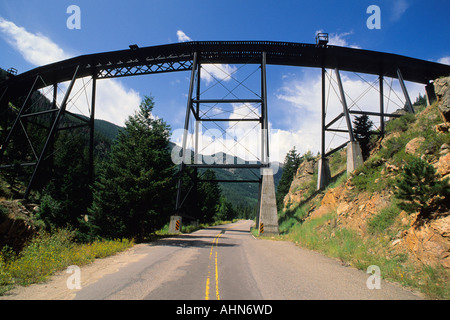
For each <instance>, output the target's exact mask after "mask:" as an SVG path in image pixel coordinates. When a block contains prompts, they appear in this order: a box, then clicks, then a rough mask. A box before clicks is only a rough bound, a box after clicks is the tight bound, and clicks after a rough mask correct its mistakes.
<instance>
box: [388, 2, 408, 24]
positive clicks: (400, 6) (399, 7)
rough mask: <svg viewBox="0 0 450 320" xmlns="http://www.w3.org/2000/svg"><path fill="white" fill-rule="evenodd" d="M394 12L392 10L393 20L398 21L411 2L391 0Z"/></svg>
mask: <svg viewBox="0 0 450 320" xmlns="http://www.w3.org/2000/svg"><path fill="white" fill-rule="evenodd" d="M391 5H392V12H391V20H392V21H398V20H400V18H401V17H402V16H403V14H404V13H405V12H406V10H408V8H409V5H410V4H409V3H408V1H407V0H393V1H392V2H391Z"/></svg>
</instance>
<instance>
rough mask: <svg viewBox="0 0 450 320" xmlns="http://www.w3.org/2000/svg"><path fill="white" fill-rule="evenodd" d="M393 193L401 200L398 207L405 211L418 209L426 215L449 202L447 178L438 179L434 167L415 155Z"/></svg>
mask: <svg viewBox="0 0 450 320" xmlns="http://www.w3.org/2000/svg"><path fill="white" fill-rule="evenodd" d="M397 186H398V191H396V193H395V195H396V197H397V198H398V199H400V200H403V201H402V202H401V203H399V207H400V208H401V209H403V210H405V211H407V212H415V211H417V210H418V211H420V212H421V213H423V214H425V215H428V214H430V213H431V212H432V211H435V210H437V209H439V208H440V206H441V205H442V204H446V203H448V202H449V195H450V186H449V179H448V178H446V179H444V180H439V179H438V177H437V176H436V170H435V169H434V167H433V166H432V165H431V164H429V163H428V162H426V161H425V160H422V159H420V158H417V157H412V158H411V161H410V162H409V163H407V164H406V165H405V166H404V168H403V171H402V172H401V173H400V177H399V179H398V180H397Z"/></svg>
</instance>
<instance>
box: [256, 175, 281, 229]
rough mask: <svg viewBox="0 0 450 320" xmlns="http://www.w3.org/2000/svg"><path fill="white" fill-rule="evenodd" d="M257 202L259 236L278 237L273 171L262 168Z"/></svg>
mask: <svg viewBox="0 0 450 320" xmlns="http://www.w3.org/2000/svg"><path fill="white" fill-rule="evenodd" d="M261 171H262V184H261V193H260V201H259V206H260V207H259V226H258V228H259V235H264V236H271V235H279V230H278V214H277V201H276V198H275V183H274V181H273V169H272V168H263V169H261Z"/></svg>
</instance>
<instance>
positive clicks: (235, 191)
mask: <svg viewBox="0 0 450 320" xmlns="http://www.w3.org/2000/svg"><path fill="white" fill-rule="evenodd" d="M121 129H123V128H122V127H120V126H117V125H115V124H113V123H111V122H108V121H105V120H95V130H96V131H97V132H98V133H100V134H102V135H104V136H105V137H108V138H109V139H111V141H114V140H115V139H116V137H117V135H118V134H119V131H120V130H121ZM173 148H177V149H178V150H179V149H181V148H180V147H179V146H177V145H176V144H175V143H173V142H170V149H171V150H173ZM221 156H222V158H223V159H224V163H225V159H227V154H226V153H221V154H218V158H219V159H220V157H221ZM233 162H234V163H244V160H242V159H240V158H238V157H235V158H234V161H233ZM276 165H279V169H278V171H277V172H276V174H275V175H274V182H275V187H277V186H278V182H279V181H280V179H281V175H282V173H283V168H282V165H281V164H279V163H275V166H276ZM204 170H206V169H201V170H200V172H202V171H204ZM213 171H214V172H215V174H216V178H217V179H218V180H258V179H259V177H260V175H259V169H213ZM219 185H220V188H221V189H222V194H223V196H225V197H226V198H227V199H228V201H230V202H231V203H233V205H237V204H243V205H246V206H251V207H253V206H256V205H257V203H258V184H257V183H249V182H242V183H238V182H220V183H219Z"/></svg>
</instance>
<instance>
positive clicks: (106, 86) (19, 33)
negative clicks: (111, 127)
mask: <svg viewBox="0 0 450 320" xmlns="http://www.w3.org/2000/svg"><path fill="white" fill-rule="evenodd" d="M0 33H2V34H3V36H4V38H5V40H6V41H7V42H8V43H9V44H10V45H11V46H12V47H13V48H14V49H16V50H17V51H18V52H19V53H20V54H21V55H22V57H23V58H24V59H25V60H26V61H28V62H29V63H31V64H33V65H35V66H42V65H46V64H49V63H52V62H57V61H61V60H64V59H68V58H70V57H71V56H70V54H68V53H67V52H65V51H64V50H63V49H62V48H60V47H59V46H58V45H57V44H56V43H54V42H53V41H52V40H51V39H49V38H48V37H46V36H44V35H42V34H40V33H31V32H29V31H27V30H26V29H25V28H23V27H19V26H17V25H16V24H15V23H13V22H11V21H8V20H5V19H4V18H2V17H0ZM88 81H89V79H86V78H85V79H77V81H76V83H75V86H74V88H73V90H72V93H71V102H72V103H69V105H68V110H70V111H71V112H74V113H82V114H84V115H88V114H89V112H88V110H89V104H90V102H89V100H90V98H89V99H87V98H85V97H86V93H84V91H83V90H82V88H83V86H84V84H86V83H87V82H88ZM59 87H60V89H61V90H62V91H63V92H60V93H59V100H60V101H61V100H62V96H63V95H64V91H65V90H66V89H67V87H68V85H67V83H63V84H61V85H60V86H59ZM86 89H87V90H88V89H89V88H86ZM46 91H48V90H46V89H44V90H42V92H46ZM88 91H90V90H88ZM88 95H89V96H90V94H88ZM96 97H97V99H96V105H97V107H96V118H100V119H104V120H107V121H110V122H113V123H115V124H117V125H123V124H124V121H125V120H126V119H127V118H128V116H129V115H132V114H133V111H134V110H136V109H137V107H138V106H139V103H140V101H141V98H140V96H139V93H138V92H136V91H134V90H132V89H127V88H126V87H125V86H123V85H122V83H121V82H120V81H118V80H99V81H97V94H96ZM48 98H49V99H51V97H48Z"/></svg>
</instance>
